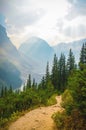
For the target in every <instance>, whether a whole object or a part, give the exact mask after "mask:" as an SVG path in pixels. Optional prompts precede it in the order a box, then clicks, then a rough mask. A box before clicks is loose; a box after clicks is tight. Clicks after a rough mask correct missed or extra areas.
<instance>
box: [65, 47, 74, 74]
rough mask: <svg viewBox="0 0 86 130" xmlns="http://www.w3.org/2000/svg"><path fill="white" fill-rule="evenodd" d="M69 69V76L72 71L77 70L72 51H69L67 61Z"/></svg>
mask: <svg viewBox="0 0 86 130" xmlns="http://www.w3.org/2000/svg"><path fill="white" fill-rule="evenodd" d="M67 69H68V75H69V74H70V73H71V71H72V70H74V69H75V57H74V55H73V52H72V50H71V49H70V50H69V56H68V60H67Z"/></svg>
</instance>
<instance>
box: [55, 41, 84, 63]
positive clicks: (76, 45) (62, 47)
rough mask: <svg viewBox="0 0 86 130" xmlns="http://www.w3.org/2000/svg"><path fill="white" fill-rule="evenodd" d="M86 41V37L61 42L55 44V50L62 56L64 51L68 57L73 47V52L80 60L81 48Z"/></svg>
mask: <svg viewBox="0 0 86 130" xmlns="http://www.w3.org/2000/svg"><path fill="white" fill-rule="evenodd" d="M85 42H86V39H81V40H77V41H73V42H69V43H59V44H58V45H55V46H53V49H54V52H55V53H56V54H57V56H58V57H60V55H61V53H64V54H65V56H66V57H68V53H69V49H72V51H73V54H74V56H75V58H76V61H77V62H78V61H79V58H80V50H81V47H82V44H83V43H85Z"/></svg>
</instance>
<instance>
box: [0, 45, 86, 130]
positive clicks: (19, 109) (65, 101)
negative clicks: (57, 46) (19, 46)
mask: <svg viewBox="0 0 86 130" xmlns="http://www.w3.org/2000/svg"><path fill="white" fill-rule="evenodd" d="M54 94H61V95H62V104H61V105H62V107H63V108H64V111H63V112H62V113H60V112H58V113H54V114H53V116H52V117H53V119H54V121H55V122H56V125H57V128H58V130H70V129H71V130H86V120H85V118H86V43H84V44H83V46H82V48H81V52H80V61H79V63H76V60H75V57H74V54H73V52H72V50H71V49H70V50H69V55H68V58H66V57H65V55H64V54H63V53H61V55H60V58H59V59H58V57H57V55H56V54H55V55H54V58H53V63H52V69H51V71H50V67H49V62H47V66H46V72H45V75H44V76H43V78H42V80H41V82H40V83H39V84H37V83H36V81H35V79H31V75H30V74H29V76H28V79H27V83H26V85H25V86H24V87H23V91H20V90H13V89H12V86H10V87H9V89H7V87H6V86H2V89H1V92H0V128H4V126H5V125H6V124H7V123H8V122H9V121H11V120H15V119H17V118H18V116H19V115H21V113H23V111H25V110H28V109H30V108H31V109H32V108H34V107H38V106H40V105H52V104H53V103H55V101H54V99H53V100H51V97H52V96H53V95H54ZM49 100H51V101H50V102H49Z"/></svg>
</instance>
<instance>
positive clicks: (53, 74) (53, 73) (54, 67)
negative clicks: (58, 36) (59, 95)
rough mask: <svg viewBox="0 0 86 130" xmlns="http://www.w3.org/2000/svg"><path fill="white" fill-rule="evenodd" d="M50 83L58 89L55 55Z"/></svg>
mask: <svg viewBox="0 0 86 130" xmlns="http://www.w3.org/2000/svg"><path fill="white" fill-rule="evenodd" d="M51 81H52V84H53V86H54V88H55V89H58V60H57V56H56V54H55V55H54V60H53V67H52V74H51Z"/></svg>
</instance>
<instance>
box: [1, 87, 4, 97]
mask: <svg viewBox="0 0 86 130" xmlns="http://www.w3.org/2000/svg"><path fill="white" fill-rule="evenodd" d="M3 96H4V87H3V86H2V88H1V97H3Z"/></svg>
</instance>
